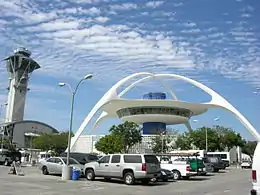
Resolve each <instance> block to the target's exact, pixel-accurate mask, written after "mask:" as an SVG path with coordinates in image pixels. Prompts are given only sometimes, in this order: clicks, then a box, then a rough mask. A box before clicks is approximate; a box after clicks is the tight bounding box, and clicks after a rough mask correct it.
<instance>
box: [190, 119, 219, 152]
mask: <svg viewBox="0 0 260 195" xmlns="http://www.w3.org/2000/svg"><path fill="white" fill-rule="evenodd" d="M213 120H214V121H219V117H215V118H214V119H213ZM193 122H194V123H197V122H199V120H197V119H194V120H193ZM205 142H206V143H205V149H206V152H207V151H208V129H207V127H205Z"/></svg>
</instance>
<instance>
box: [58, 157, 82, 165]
mask: <svg viewBox="0 0 260 195" xmlns="http://www.w3.org/2000/svg"><path fill="white" fill-rule="evenodd" d="M62 160H63V161H64V163H65V164H67V159H66V158H63V159H62ZM69 164H70V165H72V164H79V163H78V161H76V160H75V159H73V158H71V159H70V161H69Z"/></svg>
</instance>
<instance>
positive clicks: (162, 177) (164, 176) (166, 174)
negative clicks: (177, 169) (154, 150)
mask: <svg viewBox="0 0 260 195" xmlns="http://www.w3.org/2000/svg"><path fill="white" fill-rule="evenodd" d="M169 179H173V172H172V171H169V170H167V169H161V174H159V176H158V177H157V178H156V181H163V182H167V181H168V180H169Z"/></svg>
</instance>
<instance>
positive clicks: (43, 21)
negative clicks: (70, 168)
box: [0, 0, 260, 139]
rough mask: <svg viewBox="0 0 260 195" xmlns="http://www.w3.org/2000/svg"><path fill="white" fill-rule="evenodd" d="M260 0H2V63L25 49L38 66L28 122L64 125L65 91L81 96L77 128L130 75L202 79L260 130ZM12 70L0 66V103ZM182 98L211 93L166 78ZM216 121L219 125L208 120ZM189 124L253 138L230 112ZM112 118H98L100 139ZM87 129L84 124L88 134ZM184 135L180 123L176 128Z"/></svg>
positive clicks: (144, 87) (146, 88)
mask: <svg viewBox="0 0 260 195" xmlns="http://www.w3.org/2000/svg"><path fill="white" fill-rule="evenodd" d="M259 9H260V2H259V1H257V0H229V1H224V0H196V1H195V0H182V1H179V0H164V1H152V0H150V1H148V0H132V1H124V0H8V1H7V0H1V1H0V13H1V15H0V37H1V39H0V44H1V47H0V58H1V59H3V58H4V57H6V56H8V55H11V54H12V51H13V49H14V48H16V47H19V46H24V47H27V48H28V49H30V50H31V51H32V57H33V58H34V59H35V60H36V61H37V62H39V64H40V65H41V69H39V70H37V71H35V72H34V73H33V75H32V77H31V80H30V84H29V87H30V88H31V91H30V92H29V93H28V96H27V104H26V111H25V112H26V113H25V119H32V120H39V121H42V122H45V123H48V124H50V125H52V126H53V127H55V128H57V129H60V130H64V129H68V126H69V122H68V121H69V112H70V107H69V105H70V93H69V90H68V89H67V88H60V87H58V86H57V84H58V82H68V83H70V84H71V85H76V83H77V81H78V80H79V79H80V78H81V77H83V76H84V75H85V74H87V73H91V74H93V75H94V77H93V79H91V80H88V81H86V82H85V83H84V84H82V86H80V89H79V91H78V94H77V96H76V105H75V120H74V130H76V129H77V128H78V127H79V125H80V124H81V122H82V121H83V119H84V117H85V116H86V115H87V114H88V112H89V111H90V109H91V108H92V107H93V106H94V105H95V103H96V102H97V101H98V100H99V99H100V98H101V97H102V95H103V94H104V93H105V92H106V91H107V90H108V89H109V88H110V87H111V86H112V85H113V84H114V83H116V82H117V81H118V80H120V79H121V78H123V77H125V76H127V75H129V74H131V73H135V72H141V71H148V72H153V73H175V74H181V75H184V76H188V77H190V78H193V79H195V80H197V81H200V82H202V83H204V84H206V85H207V86H209V87H211V88H212V89H214V90H216V91H217V92H219V93H220V94H221V95H223V96H224V97H225V98H226V99H227V100H228V101H230V102H231V103H232V104H233V105H234V106H235V107H236V108H237V109H238V110H239V111H241V112H242V113H243V114H244V115H245V116H246V117H247V118H248V119H249V121H250V122H251V123H252V125H253V126H255V128H256V129H259V128H260V120H259V114H260V113H259V112H260V111H259V110H260V109H259V108H260V104H259V100H260V93H259V94H254V92H255V91H256V88H257V87H260V77H259V76H260V57H259V54H260V26H259V22H258V21H259V18H260V10H259ZM7 78H8V74H7V73H6V71H5V64H4V63H3V62H1V64H0V103H1V104H2V103H4V102H5V101H6V97H7V96H6V94H7V91H6V87H7V84H8V82H7V81H8V79H7ZM165 82H166V83H167V84H168V85H170V86H171V87H172V89H173V90H174V91H175V92H176V94H177V96H178V97H179V99H181V100H185V101H195V102H204V101H209V100H210V97H209V96H208V95H206V94H205V93H204V92H202V91H201V90H199V89H197V88H195V87H193V86H191V85H190V84H187V83H184V82H181V81H178V80H168V79H167V80H165ZM150 91H163V92H165V90H164V89H163V88H162V87H161V86H160V84H159V83H157V82H155V81H150V82H146V83H143V84H140V85H138V87H136V88H135V89H133V90H132V91H131V92H129V93H128V94H127V95H126V96H125V97H127V98H141V97H142V94H143V93H144V92H150ZM215 117H219V118H220V120H219V121H217V122H216V121H214V118H215ZM193 119H196V120H198V122H197V123H193V122H192V126H193V127H194V128H197V127H200V126H203V125H207V126H212V125H216V124H218V125H223V126H227V127H231V128H233V129H234V130H236V131H237V132H239V133H241V134H242V135H243V136H244V137H245V138H247V139H253V138H252V136H251V135H250V134H249V133H248V132H247V130H246V129H245V128H244V127H243V126H242V124H241V123H240V122H239V121H238V120H237V119H236V118H235V117H234V116H232V114H230V113H227V112H225V111H221V110H210V111H209V112H208V113H206V114H204V115H202V116H199V117H196V118H195V117H194V118H192V120H193ZM119 122H120V121H119V120H118V119H109V120H106V121H104V122H103V123H102V124H101V125H100V126H99V127H98V128H97V129H96V133H97V134H102V133H104V132H107V130H108V129H109V127H110V126H111V125H112V124H115V123H116V124H117V123H119ZM89 128H90V126H88V127H87V128H86V132H87V130H88V129H89ZM176 128H177V129H180V131H185V128H184V127H183V126H181V125H179V126H176Z"/></svg>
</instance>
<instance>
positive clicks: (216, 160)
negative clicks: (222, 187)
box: [203, 157, 226, 172]
mask: <svg viewBox="0 0 260 195" xmlns="http://www.w3.org/2000/svg"><path fill="white" fill-rule="evenodd" d="M203 161H204V162H208V163H211V164H212V166H213V172H219V170H221V169H225V168H226V167H225V164H224V162H223V161H222V160H221V158H220V157H206V158H204V159H203Z"/></svg>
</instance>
